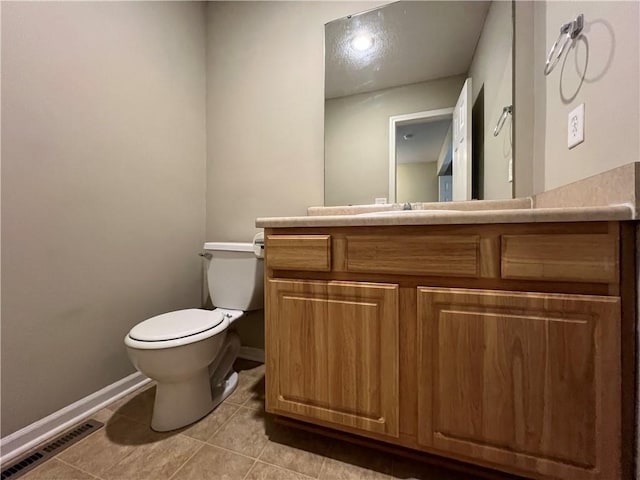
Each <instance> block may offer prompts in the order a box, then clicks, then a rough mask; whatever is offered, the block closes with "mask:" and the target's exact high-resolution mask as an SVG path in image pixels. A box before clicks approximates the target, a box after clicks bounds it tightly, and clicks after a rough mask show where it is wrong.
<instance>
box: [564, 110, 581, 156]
mask: <svg viewBox="0 0 640 480" xmlns="http://www.w3.org/2000/svg"><path fill="white" fill-rule="evenodd" d="M582 142H584V103H581V104H580V105H578V106H577V107H576V108H575V109H574V110H572V111H571V113H569V118H568V120H567V146H568V147H569V148H573V147H575V146H576V145H579V144H581V143H582Z"/></svg>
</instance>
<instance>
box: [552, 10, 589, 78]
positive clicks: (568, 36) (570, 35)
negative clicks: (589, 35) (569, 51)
mask: <svg viewBox="0 0 640 480" xmlns="http://www.w3.org/2000/svg"><path fill="white" fill-rule="evenodd" d="M583 27H584V15H583V14H580V15H578V16H577V17H576V18H575V19H574V20H572V21H571V22H567V23H565V24H564V25H562V27H560V35H558V39H557V40H556V41H555V43H554V44H553V46H552V47H551V50H549V55H547V62H546V63H545V65H544V74H545V76H546V75H549V74H550V73H551V72H552V71H553V69H554V68H555V66H556V64H557V63H558V61H559V60H560V57H562V54H563V53H564V50H565V49H566V48H567V46H568V45H569V44H570V43H571V40H573V39H574V38H576V37H577V36H578V35H579V34H580V32H581V31H582V28H583ZM558 46H560V48H558ZM554 54H555V58H553V56H554Z"/></svg>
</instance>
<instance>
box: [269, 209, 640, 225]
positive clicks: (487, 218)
mask: <svg viewBox="0 0 640 480" xmlns="http://www.w3.org/2000/svg"><path fill="white" fill-rule="evenodd" d="M635 219H636V217H635V209H634V208H633V206H632V205H612V206H606V207H566V208H515V209H496V210H466V211H465V210H409V211H402V210H398V211H395V212H394V213H392V212H391V211H389V213H388V214H384V215H375V214H372V213H362V214H342V215H307V216H301V217H264V218H258V219H256V227H259V228H287V227H289V228H295V227H361V226H386V225H468V224H481V223H482V224H489V223H544V222H600V221H615V220H635Z"/></svg>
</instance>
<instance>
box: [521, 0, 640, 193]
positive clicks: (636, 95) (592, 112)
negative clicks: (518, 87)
mask: <svg viewBox="0 0 640 480" xmlns="http://www.w3.org/2000/svg"><path fill="white" fill-rule="evenodd" d="M534 9H536V13H535V21H536V24H535V32H534V33H535V35H534V43H535V44H536V45H541V46H543V48H544V53H541V52H538V53H540V54H538V55H537V56H536V65H535V72H534V73H535V81H536V86H535V88H536V90H535V91H536V97H535V103H536V105H535V116H536V119H535V120H536V124H535V137H536V139H537V143H536V145H535V146H536V149H535V158H534V165H535V167H536V176H537V186H538V189H543V190H549V189H552V188H554V187H558V186H561V185H565V184H567V183H570V182H573V181H576V180H579V179H582V178H585V177H588V176H591V175H595V174H597V173H601V172H603V171H606V170H610V169H612V168H615V167H618V166H621V165H624V164H627V163H630V162H634V161H637V160H638V159H639V158H640V135H638V132H640V88H638V85H640V65H639V56H638V51H639V50H640V34H639V33H638V22H639V20H640V4H639V3H638V2H609V1H598V2H585V1H580V2H555V1H554V2H545V3H538V2H534ZM579 12H581V13H584V16H585V29H584V35H583V37H582V38H581V39H579V40H578V41H577V42H576V44H575V48H573V49H571V50H570V51H569V52H568V53H567V55H566V62H563V61H560V62H559V63H558V65H557V66H556V68H555V70H554V71H553V72H552V73H551V74H550V75H549V76H547V77H544V76H543V75H542V74H541V71H542V69H543V68H544V58H546V52H547V51H548V49H549V48H550V47H551V45H552V44H553V42H554V41H555V40H556V38H557V36H558V31H559V28H560V25H561V24H563V23H564V22H567V21H569V20H570V19H573V18H574V17H575V15H576V14H577V13H579ZM581 103H584V104H585V140H584V143H582V144H581V145H578V146H577V147H575V148H573V149H571V150H569V149H568V148H567V116H568V114H569V112H571V111H572V110H573V109H574V108H575V107H576V106H578V105H579V104H581Z"/></svg>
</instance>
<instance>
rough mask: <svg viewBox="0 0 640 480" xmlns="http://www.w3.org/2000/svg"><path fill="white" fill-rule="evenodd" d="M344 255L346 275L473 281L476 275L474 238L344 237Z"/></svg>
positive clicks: (477, 248)
mask: <svg viewBox="0 0 640 480" xmlns="http://www.w3.org/2000/svg"><path fill="white" fill-rule="evenodd" d="M345 251H346V255H345V257H346V258H345V266H346V269H347V271H349V272H367V273H395V274H399V275H433V276H447V277H472V278H476V277H478V276H479V271H480V268H479V265H480V258H479V257H480V253H479V252H480V236H478V235H406V236H402V237H395V238H394V237H392V236H388V235H385V236H382V235H380V236H378V235H353V236H349V235H348V236H347V237H346V249H345Z"/></svg>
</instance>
